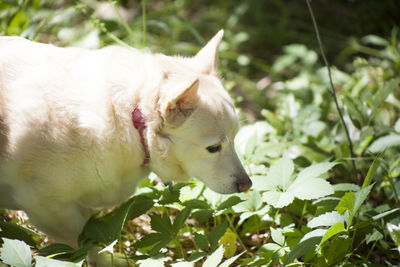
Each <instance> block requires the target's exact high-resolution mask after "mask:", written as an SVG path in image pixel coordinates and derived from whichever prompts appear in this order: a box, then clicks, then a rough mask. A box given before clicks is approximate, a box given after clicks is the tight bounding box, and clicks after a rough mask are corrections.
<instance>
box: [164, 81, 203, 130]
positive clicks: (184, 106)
mask: <svg viewBox="0 0 400 267" xmlns="http://www.w3.org/2000/svg"><path fill="white" fill-rule="evenodd" d="M198 88H199V80H198V79H193V80H189V81H187V82H185V83H181V84H176V87H175V88H173V89H172V88H171V89H170V90H167V91H168V92H167V95H166V99H165V100H164V101H163V102H164V103H165V104H164V107H163V108H162V109H163V113H164V114H163V117H164V121H165V122H166V124H167V125H168V126H172V127H178V126H179V125H181V124H182V123H183V122H184V121H185V120H186V119H187V118H188V117H189V116H190V115H191V114H192V113H193V111H194V110H195V109H196V107H197V103H198V102H199V99H200V97H199V95H198V93H197V90H198Z"/></svg>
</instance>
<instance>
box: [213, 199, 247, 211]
mask: <svg viewBox="0 0 400 267" xmlns="http://www.w3.org/2000/svg"><path fill="white" fill-rule="evenodd" d="M240 202H243V200H242V199H241V198H240V197H238V196H231V197H229V198H228V199H227V200H225V201H224V202H222V203H221V204H220V205H218V207H217V208H216V210H224V209H227V208H231V207H232V206H235V205H236V204H238V203H240Z"/></svg>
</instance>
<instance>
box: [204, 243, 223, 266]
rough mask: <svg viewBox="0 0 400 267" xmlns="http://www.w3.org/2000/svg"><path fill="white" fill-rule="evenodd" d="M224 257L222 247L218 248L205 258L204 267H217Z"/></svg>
mask: <svg viewBox="0 0 400 267" xmlns="http://www.w3.org/2000/svg"><path fill="white" fill-rule="evenodd" d="M223 255H224V246H220V247H219V248H218V249H217V250H216V251H214V252H213V253H212V254H211V255H210V256H208V257H207V259H206V260H205V262H204V263H203V266H204V267H217V266H218V264H219V263H220V262H221V260H222V257H223Z"/></svg>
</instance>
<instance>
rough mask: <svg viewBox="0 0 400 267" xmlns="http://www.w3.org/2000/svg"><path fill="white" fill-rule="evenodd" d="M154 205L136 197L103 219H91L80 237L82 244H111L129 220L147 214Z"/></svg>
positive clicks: (149, 201)
mask: <svg viewBox="0 0 400 267" xmlns="http://www.w3.org/2000/svg"><path fill="white" fill-rule="evenodd" d="M152 205H153V201H152V200H151V199H150V198H148V197H145V196H136V197H134V198H131V199H129V200H128V201H126V202H125V203H123V204H121V205H120V206H119V207H117V208H115V209H114V210H113V211H112V212H110V213H108V214H107V215H105V216H103V217H95V216H94V217H91V218H90V219H89V220H88V222H87V223H86V225H85V227H84V229H83V232H82V234H81V236H80V237H79V240H80V243H82V242H84V241H85V240H87V239H90V240H94V241H96V242H100V243H104V244H109V243H111V242H112V241H114V240H116V239H118V237H119V235H120V233H121V231H122V228H123V227H124V225H125V224H126V222H127V221H128V219H131V218H134V217H137V216H139V215H141V214H143V213H145V212H146V211H147V210H148V209H149V208H150V207H151V206H152Z"/></svg>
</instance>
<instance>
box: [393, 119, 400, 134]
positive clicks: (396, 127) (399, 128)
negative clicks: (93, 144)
mask: <svg viewBox="0 0 400 267" xmlns="http://www.w3.org/2000/svg"><path fill="white" fill-rule="evenodd" d="M394 130H395V131H396V132H398V133H400V118H399V119H397V121H396V123H395V124H394Z"/></svg>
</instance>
